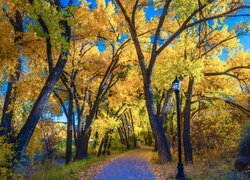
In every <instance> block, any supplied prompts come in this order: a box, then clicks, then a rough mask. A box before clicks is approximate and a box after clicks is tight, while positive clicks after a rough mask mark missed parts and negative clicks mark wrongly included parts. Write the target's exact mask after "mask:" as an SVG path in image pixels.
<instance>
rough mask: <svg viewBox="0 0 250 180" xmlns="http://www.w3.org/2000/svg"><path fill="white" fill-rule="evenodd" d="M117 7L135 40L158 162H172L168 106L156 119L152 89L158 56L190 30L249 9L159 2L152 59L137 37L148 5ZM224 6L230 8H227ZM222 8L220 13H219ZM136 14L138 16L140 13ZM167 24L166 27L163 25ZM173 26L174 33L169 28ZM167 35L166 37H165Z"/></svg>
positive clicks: (118, 0) (208, 3) (230, 4)
mask: <svg viewBox="0 0 250 180" xmlns="http://www.w3.org/2000/svg"><path fill="white" fill-rule="evenodd" d="M115 2H116V4H117V6H118V7H119V9H120V13H121V14H122V15H123V16H124V19H125V21H126V24H127V28H128V29H129V33H130V36H131V39H132V40H133V43H134V46H135V49H136V52H137V57H138V61H139V64H140V67H141V72H142V77H143V84H144V95H145V101H146V106H147V110H148V115H149V118H150V124H151V127H152V130H153V134H154V138H155V141H156V142H157V144H158V155H159V159H160V160H161V161H163V162H167V161H171V160H172V157H171V153H170V147H169V143H168V140H167V138H166V136H165V134H164V130H163V127H162V125H163V123H162V122H163V120H164V119H165V117H166V114H167V110H168V108H167V104H168V103H163V104H164V105H163V106H162V111H161V115H160V116H159V117H158V116H157V111H156V107H155V102H154V96H155V95H154V91H153V86H152V75H153V72H154V67H155V64H156V61H157V59H158V57H159V55H160V54H161V53H162V51H163V50H165V49H166V48H167V47H169V46H170V44H171V43H172V42H173V41H174V40H176V39H178V37H179V35H180V34H181V33H182V32H184V31H185V30H186V29H189V28H190V29H191V28H193V27H195V26H197V25H199V24H200V23H203V22H207V21H209V20H210V21H211V20H214V19H218V18H221V19H222V18H223V17H225V16H232V15H234V14H235V13H236V12H237V11H239V10H240V9H244V8H249V6H247V5H245V4H244V2H238V3H234V1H220V2H218V3H215V2H214V1H210V0H209V1H192V2H185V3H183V2H182V1H171V0H167V1H165V2H162V3H161V2H159V3H160V7H161V8H162V13H161V15H160V17H159V20H158V19H157V20H158V22H157V23H156V24H157V25H156V27H155V32H154V33H153V35H154V37H153V40H152V42H150V44H151V45H152V46H151V47H152V49H151V50H150V55H149V57H148V56H146V55H145V52H144V50H143V46H142V42H141V39H140V38H139V37H138V32H139V31H140V30H141V27H140V26H138V24H137V23H136V20H137V19H136V17H138V14H137V15H136V12H137V11H138V12H140V11H139V10H141V11H142V10H143V8H141V7H142V6H143V5H145V3H146V2H145V1H140V0H136V1H126V2H125V1H121V0H115ZM225 6H226V7H227V8H225ZM158 7H159V4H158ZM219 7H223V8H221V11H218V10H217V9H219ZM201 10H203V11H206V12H210V13H208V14H207V16H204V17H202V18H201V19H200V20H196V19H197V16H198V13H199V12H200V11H201ZM138 12H137V13H138ZM164 23H165V24H164ZM173 23H176V24H177V26H176V27H174V29H173V26H172V25H170V24H173ZM170 26H171V29H169V27H170ZM164 33H165V34H166V35H165V36H164ZM160 39H162V40H163V42H162V43H159V40H160ZM167 101H168V98H167V97H166V98H165V102H167Z"/></svg>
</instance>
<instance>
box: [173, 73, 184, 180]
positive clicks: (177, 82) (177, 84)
mask: <svg viewBox="0 0 250 180" xmlns="http://www.w3.org/2000/svg"><path fill="white" fill-rule="evenodd" d="M172 84H173V89H174V91H175V95H176V111H177V134H178V157H179V162H178V166H177V169H178V172H177V174H176V179H185V175H184V171H183V170H184V168H183V164H182V158H181V122H180V103H179V93H180V89H181V81H180V80H179V79H178V77H177V76H176V78H175V80H174V81H173V83H172Z"/></svg>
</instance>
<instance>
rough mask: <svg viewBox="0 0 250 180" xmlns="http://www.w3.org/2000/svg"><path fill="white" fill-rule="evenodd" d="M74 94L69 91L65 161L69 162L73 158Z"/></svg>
mask: <svg viewBox="0 0 250 180" xmlns="http://www.w3.org/2000/svg"><path fill="white" fill-rule="evenodd" d="M73 103H74V102H73V94H72V92H69V111H68V117H67V121H68V122H67V140H66V141H67V143H66V156H65V163H66V164H68V163H69V162H70V161H71V158H72V133H73V121H72V120H73Z"/></svg>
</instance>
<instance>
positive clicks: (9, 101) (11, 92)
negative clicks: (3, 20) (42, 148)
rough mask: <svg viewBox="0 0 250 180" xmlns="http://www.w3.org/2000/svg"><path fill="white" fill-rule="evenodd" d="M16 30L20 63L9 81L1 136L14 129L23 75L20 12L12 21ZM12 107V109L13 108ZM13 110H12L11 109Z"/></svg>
mask: <svg viewBox="0 0 250 180" xmlns="http://www.w3.org/2000/svg"><path fill="white" fill-rule="evenodd" d="M10 23H11V24H12V26H13V28H14V30H15V39H14V43H15V45H16V46H17V47H18V49H19V55H18V61H17V64H16V67H15V72H12V73H13V74H11V75H10V79H9V81H8V87H7V92H6V95H5V99H4V105H3V111H2V118H1V124H0V136H3V135H6V134H9V133H10V132H11V129H12V116H13V108H14V104H15V100H16V90H15V89H16V87H15V84H16V82H18V81H19V79H20V75H21V65H22V54H21V52H22V49H21V47H22V43H23V42H22V41H23V32H24V28H23V18H22V16H21V14H20V12H19V11H16V14H15V22H14V20H13V19H12V21H11V20H10ZM11 106H12V107H11ZM10 108H11V109H10Z"/></svg>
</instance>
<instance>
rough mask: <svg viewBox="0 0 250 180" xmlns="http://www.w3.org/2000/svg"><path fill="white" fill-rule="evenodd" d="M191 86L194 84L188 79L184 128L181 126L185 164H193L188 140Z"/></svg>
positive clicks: (189, 139) (190, 145) (192, 80)
mask: <svg viewBox="0 0 250 180" xmlns="http://www.w3.org/2000/svg"><path fill="white" fill-rule="evenodd" d="M193 84H194V78H189V83H188V91H187V97H186V104H185V108H184V126H183V146H184V155H185V161H186V162H187V163H192V162H193V150H192V144H191V138H190V118H191V101H192V94H193Z"/></svg>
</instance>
